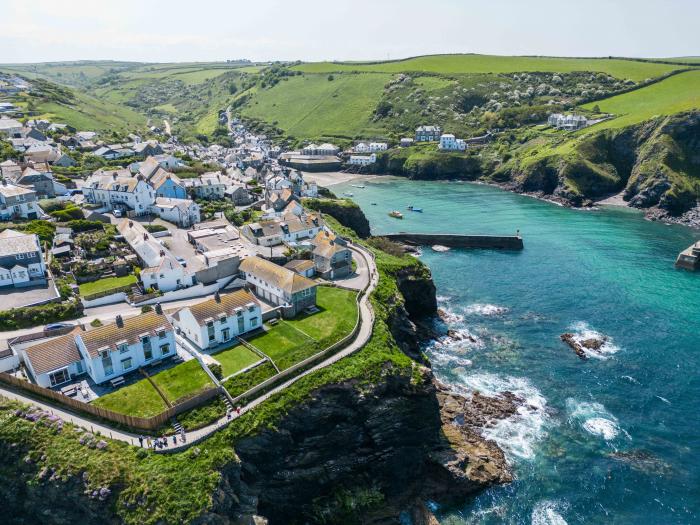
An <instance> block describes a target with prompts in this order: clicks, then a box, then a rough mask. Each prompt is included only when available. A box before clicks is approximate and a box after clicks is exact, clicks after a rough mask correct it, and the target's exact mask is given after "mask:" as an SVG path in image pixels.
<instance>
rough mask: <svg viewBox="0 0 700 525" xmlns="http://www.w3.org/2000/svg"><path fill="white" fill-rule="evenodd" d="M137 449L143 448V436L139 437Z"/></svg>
mask: <svg viewBox="0 0 700 525" xmlns="http://www.w3.org/2000/svg"><path fill="white" fill-rule="evenodd" d="M139 447H141V448H143V436H139Z"/></svg>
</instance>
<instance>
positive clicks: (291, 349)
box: [248, 322, 318, 370]
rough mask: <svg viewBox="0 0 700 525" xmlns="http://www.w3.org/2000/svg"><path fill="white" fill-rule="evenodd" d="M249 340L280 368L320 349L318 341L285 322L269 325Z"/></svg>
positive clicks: (287, 366) (288, 365)
mask: <svg viewBox="0 0 700 525" xmlns="http://www.w3.org/2000/svg"><path fill="white" fill-rule="evenodd" d="M248 342H250V344H252V345H253V346H255V347H256V348H257V349H259V350H260V351H261V352H263V353H264V354H265V355H267V356H268V357H269V358H270V359H272V360H273V361H274V362H275V364H276V365H277V367H278V368H279V369H280V370H284V369H285V368H289V367H290V366H292V365H293V364H294V363H297V362H299V361H301V360H302V359H305V358H306V357H309V356H311V355H313V354H314V353H315V352H317V351H318V347H317V346H316V341H314V340H313V339H311V338H310V337H308V336H306V335H304V334H302V333H301V332H299V331H298V330H296V329H295V328H294V327H292V326H291V325H289V324H287V323H284V322H282V323H278V324H276V325H275V326H271V327H268V330H267V331H265V332H264V333H261V334H259V335H255V336H253V337H251V338H250V339H248Z"/></svg>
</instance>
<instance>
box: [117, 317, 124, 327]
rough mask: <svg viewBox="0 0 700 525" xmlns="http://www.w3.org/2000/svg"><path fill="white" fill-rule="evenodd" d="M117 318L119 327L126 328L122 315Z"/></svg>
mask: <svg viewBox="0 0 700 525" xmlns="http://www.w3.org/2000/svg"><path fill="white" fill-rule="evenodd" d="M115 320H116V322H117V327H118V328H124V319H123V318H122V316H121V315H117V318H116V319H115Z"/></svg>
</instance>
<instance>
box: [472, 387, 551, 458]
mask: <svg viewBox="0 0 700 525" xmlns="http://www.w3.org/2000/svg"><path fill="white" fill-rule="evenodd" d="M460 380H461V385H458V387H460V388H461V389H462V390H464V391H467V392H473V391H475V390H476V391H479V392H480V393H481V394H484V395H486V396H491V397H493V396H496V395H498V394H500V393H502V392H512V393H513V394H515V395H516V396H518V397H519V398H521V399H523V403H522V404H521V405H520V406H519V407H518V409H517V412H516V413H515V414H514V415H512V416H511V417H509V418H507V419H502V420H500V421H498V422H497V423H496V424H495V425H493V426H490V427H488V428H484V429H482V431H481V434H482V436H483V437H485V438H486V439H492V440H493V441H495V442H496V443H497V444H498V446H499V447H500V448H501V449H502V450H503V451H504V452H505V454H506V458H507V459H508V461H510V462H512V461H513V460H515V459H516V458H519V459H532V458H534V457H535V455H536V454H537V444H538V443H539V442H540V441H541V440H542V439H544V438H545V437H546V436H547V427H548V426H549V425H550V419H549V416H548V414H547V400H546V399H545V398H544V396H543V395H542V394H541V393H540V391H539V390H537V388H535V387H534V386H533V385H532V384H531V383H530V382H529V381H528V380H527V379H525V378H521V377H511V376H506V377H502V376H498V375H495V374H490V373H477V374H467V375H464V376H462V377H460ZM465 393H466V392H465Z"/></svg>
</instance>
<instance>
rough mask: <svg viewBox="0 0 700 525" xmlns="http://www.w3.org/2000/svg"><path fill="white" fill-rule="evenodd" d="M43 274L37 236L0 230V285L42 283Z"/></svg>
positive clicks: (42, 263)
mask: <svg viewBox="0 0 700 525" xmlns="http://www.w3.org/2000/svg"><path fill="white" fill-rule="evenodd" d="M45 276H46V264H45V263H44V255H43V253H42V251H41V244H40V243H39V237H37V236H36V235H34V234H26V233H22V232H18V231H15V230H9V229H8V230H4V231H2V232H0V287H5V286H15V287H23V286H32V285H34V284H43V283H44V282H46V279H45Z"/></svg>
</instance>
